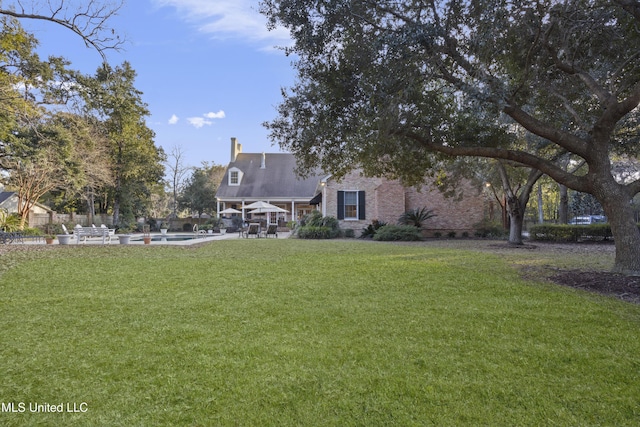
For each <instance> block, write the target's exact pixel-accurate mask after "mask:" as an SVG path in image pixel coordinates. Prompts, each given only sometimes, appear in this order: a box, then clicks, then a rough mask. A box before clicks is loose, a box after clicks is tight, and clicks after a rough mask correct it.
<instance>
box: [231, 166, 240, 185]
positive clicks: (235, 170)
mask: <svg viewBox="0 0 640 427" xmlns="http://www.w3.org/2000/svg"><path fill="white" fill-rule="evenodd" d="M235 172H237V173H238V182H237V183H234V182H232V181H231V176H232V175H233V174H234V173H235ZM242 175H243V174H242V171H241V170H240V169H238V168H231V169H229V177H228V184H229V185H230V186H238V185H240V183H242Z"/></svg>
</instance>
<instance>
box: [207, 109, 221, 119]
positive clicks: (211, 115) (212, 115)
mask: <svg viewBox="0 0 640 427" xmlns="http://www.w3.org/2000/svg"><path fill="white" fill-rule="evenodd" d="M204 116H205V117H206V118H207V119H224V117H225V114H224V111H222V110H220V111H218V112H217V113H213V112H210V113H207V114H205V115H204Z"/></svg>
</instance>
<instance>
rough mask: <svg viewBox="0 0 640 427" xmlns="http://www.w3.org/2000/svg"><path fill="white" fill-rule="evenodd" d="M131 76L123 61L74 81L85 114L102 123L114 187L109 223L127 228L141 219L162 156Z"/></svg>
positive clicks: (158, 178) (156, 181)
mask: <svg viewBox="0 0 640 427" xmlns="http://www.w3.org/2000/svg"><path fill="white" fill-rule="evenodd" d="M135 77H136V73H135V71H134V70H133V69H132V68H131V65H130V64H129V63H128V62H125V63H124V64H123V65H122V66H121V67H116V68H112V67H111V66H109V65H106V64H105V65H104V66H103V67H101V68H99V69H98V71H97V73H96V76H95V77H80V78H79V81H80V82H81V83H82V87H81V88H80V90H81V91H82V94H83V96H84V100H85V103H86V112H87V114H90V115H93V116H94V117H96V119H97V120H99V121H100V122H101V123H102V126H103V129H104V133H105V135H106V139H107V141H108V147H109V156H110V159H111V170H112V174H113V179H114V184H113V186H112V187H111V189H110V191H109V200H111V202H112V205H111V206H112V211H113V222H114V224H116V225H117V224H119V223H120V215H121V214H122V215H123V216H124V217H126V221H125V222H127V223H131V222H133V221H134V219H135V217H136V216H138V215H144V214H145V213H146V210H147V208H148V207H149V203H150V201H151V194H152V192H153V188H154V187H155V186H156V185H158V184H160V183H162V178H163V174H164V166H163V161H164V160H165V155H164V151H163V150H162V149H161V148H158V147H156V146H155V144H154V137H155V135H154V132H153V131H152V130H151V129H150V128H149V127H148V126H147V124H146V121H145V117H146V116H148V115H149V111H148V109H147V105H146V104H145V103H144V102H143V101H142V92H140V91H139V90H137V89H136V88H135V86H134V81H135Z"/></svg>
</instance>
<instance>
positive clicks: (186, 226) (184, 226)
mask: <svg viewBox="0 0 640 427" xmlns="http://www.w3.org/2000/svg"><path fill="white" fill-rule="evenodd" d="M182 231H193V225H192V224H190V223H188V222H185V223H184V224H182Z"/></svg>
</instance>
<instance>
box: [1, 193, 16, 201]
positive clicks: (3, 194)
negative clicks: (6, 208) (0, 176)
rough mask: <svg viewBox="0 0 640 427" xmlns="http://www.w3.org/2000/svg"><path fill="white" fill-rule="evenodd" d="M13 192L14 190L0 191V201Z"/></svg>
mask: <svg viewBox="0 0 640 427" xmlns="http://www.w3.org/2000/svg"><path fill="white" fill-rule="evenodd" d="M14 194H15V192H13V191H0V203H2V202H4V201H5V200H7V199H8V198H9V197H11V196H12V195H14Z"/></svg>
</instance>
